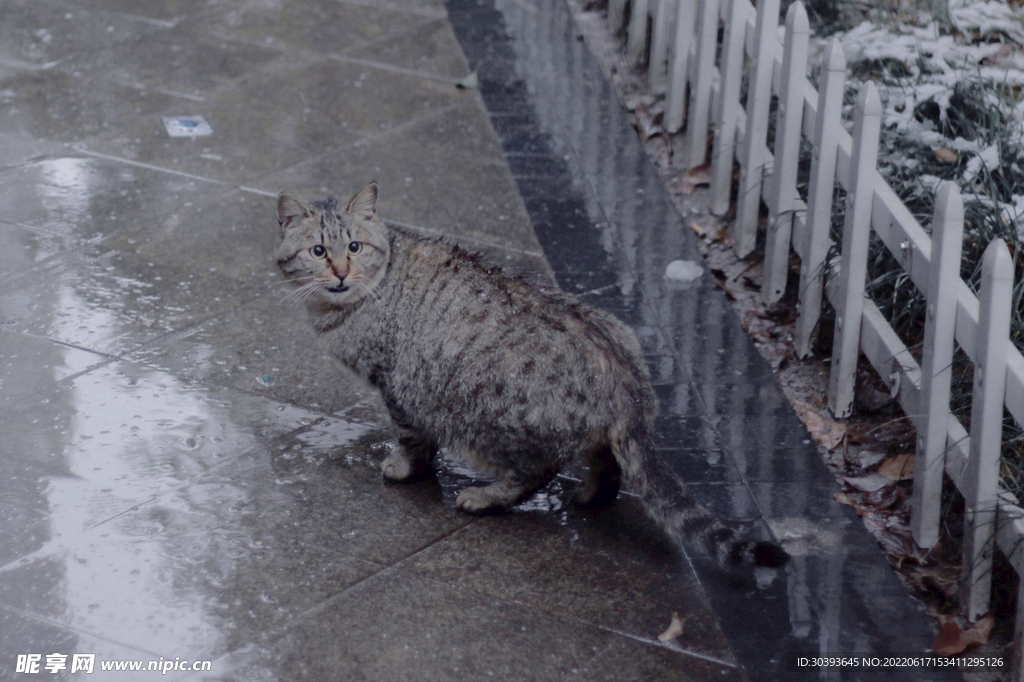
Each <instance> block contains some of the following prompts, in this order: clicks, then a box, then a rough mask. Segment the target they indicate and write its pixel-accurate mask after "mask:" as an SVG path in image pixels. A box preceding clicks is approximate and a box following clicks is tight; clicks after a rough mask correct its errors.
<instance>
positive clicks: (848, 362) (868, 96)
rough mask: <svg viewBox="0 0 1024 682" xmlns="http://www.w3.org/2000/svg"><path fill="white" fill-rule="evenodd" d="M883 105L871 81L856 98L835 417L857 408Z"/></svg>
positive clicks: (835, 348) (835, 359)
mask: <svg viewBox="0 0 1024 682" xmlns="http://www.w3.org/2000/svg"><path fill="white" fill-rule="evenodd" d="M881 121H882V101H881V99H879V97H878V90H877V89H876V88H875V84H874V83H872V82H871V81H868V82H867V83H865V84H864V85H863V86H862V87H861V90H860V95H858V96H857V113H856V116H855V118H854V122H853V150H852V154H851V156H850V186H849V187H847V188H846V190H847V194H846V220H845V221H844V222H843V253H842V260H841V264H840V270H839V287H838V290H837V305H836V329H835V337H834V340H833V342H832V370H831V371H830V373H829V377H828V406H829V408H830V409H831V410H832V414H834V415H835V416H836V417H847V416H849V415H850V411H851V409H852V407H853V384H854V379H855V378H856V372H857V355H858V352H859V347H860V324H861V314H862V312H863V310H864V277H865V275H866V273H867V264H868V238H869V237H870V235H871V205H872V200H873V198H874V191H875V182H876V179H877V178H878V171H877V169H876V166H877V162H878V133H879V130H880V128H881Z"/></svg>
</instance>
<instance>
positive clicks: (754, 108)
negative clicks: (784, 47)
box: [733, 0, 779, 258]
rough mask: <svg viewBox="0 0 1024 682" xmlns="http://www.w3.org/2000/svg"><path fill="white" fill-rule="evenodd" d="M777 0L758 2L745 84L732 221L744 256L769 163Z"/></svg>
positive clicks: (751, 241) (750, 246)
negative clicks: (743, 125)
mask: <svg viewBox="0 0 1024 682" xmlns="http://www.w3.org/2000/svg"><path fill="white" fill-rule="evenodd" d="M778 28H779V0H764V3H763V4H762V3H761V2H758V3H757V33H756V39H755V43H754V55H753V58H754V74H753V78H752V79H751V81H750V84H749V85H748V86H747V106H746V112H747V128H746V134H745V135H744V137H743V150H742V152H741V155H740V195H739V199H738V207H737V211H736V222H735V223H733V228H734V232H733V239H734V240H735V241H736V255H738V256H739V257H740V258H744V257H746V256H748V255H749V254H750V252H751V251H753V250H754V246H756V244H757V217H758V212H759V211H760V208H761V179H762V177H763V175H764V173H765V164H767V163H768V147H767V140H768V110H769V105H770V104H771V100H772V71H773V70H774V69H775V48H776V46H777V45H778V44H779V41H778V38H777V37H776V33H777V31H778Z"/></svg>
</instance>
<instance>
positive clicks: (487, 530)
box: [402, 498, 735, 664]
mask: <svg viewBox="0 0 1024 682" xmlns="http://www.w3.org/2000/svg"><path fill="white" fill-rule="evenodd" d="M678 559H679V557H678V554H677V552H675V551H674V550H673V549H672V548H671V547H670V546H669V545H668V543H667V542H666V540H665V538H664V536H663V535H662V534H661V533H660V531H659V530H658V529H657V528H656V527H654V525H653V524H652V523H651V522H650V521H649V520H648V519H647V518H646V517H645V516H644V514H643V512H642V511H641V509H640V507H639V505H638V504H637V501H636V500H635V498H622V499H620V500H619V502H618V503H617V504H616V506H615V507H614V509H611V510H608V511H606V512H602V513H600V514H596V515H595V514H588V513H583V512H577V511H575V510H573V509H572V508H571V507H570V508H567V509H563V510H561V511H559V512H556V513H555V514H550V513H543V514H537V513H516V514H510V515H507V516H502V517H497V518H492V519H487V520H485V521H483V522H480V523H475V524H473V525H471V526H468V527H466V528H464V529H462V530H460V531H459V532H457V533H454V534H452V535H451V536H449V537H448V538H446V539H444V540H443V541H441V542H438V543H436V544H434V545H432V546H430V547H428V548H427V549H425V550H423V551H422V552H420V553H418V554H416V555H415V556H413V557H411V558H410V559H408V560H407V561H405V562H404V563H403V564H402V568H403V570H407V571H412V572H415V573H417V574H420V575H425V576H428V577H430V578H433V579H435V580H439V581H441V582H444V583H445V584H448V585H452V586H455V587H459V588H461V589H465V590H469V591H473V592H477V593H481V594H488V595H492V596H496V597H500V598H502V599H506V600H508V601H511V602H515V603H517V604H520V605H523V606H526V607H529V608H531V609H535V610H537V611H540V612H543V613H547V614H550V615H552V616H555V617H558V618H563V619H566V620H572V621H580V622H583V623H587V624H589V625H594V626H596V627H600V628H602V629H604V630H608V631H610V632H616V633H625V634H626V635H628V636H630V637H635V638H637V639H638V640H647V641H653V640H655V638H656V637H657V635H658V634H660V633H661V632H663V631H664V630H665V629H666V628H667V627H668V625H669V623H670V621H671V620H672V615H673V613H678V614H679V615H680V616H681V617H683V618H685V619H686V623H687V628H689V632H690V633H701V634H700V635H695V634H694V635H693V636H687V635H684V636H683V637H681V638H679V639H678V640H676V642H675V643H676V644H677V645H678V646H679V647H681V648H682V649H684V650H688V651H693V652H695V653H698V654H700V655H703V656H707V657H710V658H714V659H718V660H723V661H731V662H732V663H733V664H734V663H735V660H734V659H733V657H732V652H731V651H730V650H729V648H728V645H727V644H726V643H725V640H724V639H723V638H721V637H720V635H719V636H718V637H716V634H717V630H716V628H715V625H714V615H713V614H712V613H711V611H710V609H709V607H708V605H707V603H706V601H705V600H704V598H703V595H702V593H701V591H700V588H699V587H698V586H697V584H696V583H695V582H694V581H693V579H692V576H690V575H687V573H686V572H685V571H682V570H680V567H679V562H678Z"/></svg>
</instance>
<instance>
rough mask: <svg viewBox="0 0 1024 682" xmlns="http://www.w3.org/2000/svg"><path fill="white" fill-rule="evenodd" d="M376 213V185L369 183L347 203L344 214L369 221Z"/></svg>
mask: <svg viewBox="0 0 1024 682" xmlns="http://www.w3.org/2000/svg"><path fill="white" fill-rule="evenodd" d="M376 212H377V183H376V182H371V183H370V184H369V185H367V186H366V187H364V188H363V189H361V190H360V191H359V194H357V195H355V196H354V197H352V200H351V201H349V202H348V207H347V208H346V209H345V213H347V214H349V215H352V216H356V217H359V218H362V219H363V220H369V219H370V218H372V217H373V214H374V213H376Z"/></svg>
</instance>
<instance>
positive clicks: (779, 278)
mask: <svg viewBox="0 0 1024 682" xmlns="http://www.w3.org/2000/svg"><path fill="white" fill-rule="evenodd" d="M810 33H811V30H810V26H809V25H808V23H807V11H806V10H805V9H804V5H803V3H802V2H799V1H798V2H794V3H793V4H792V5H790V6H789V11H787V12H786V39H785V42H784V43H783V48H782V50H783V52H782V83H781V87H780V88H779V108H778V115H777V118H776V121H777V122H776V125H775V163H774V164H773V166H774V167H773V169H772V175H771V180H770V182H768V183H767V184H768V191H769V192H770V193H771V195H772V200H771V201H769V202H768V206H769V213H768V230H767V235H766V236H767V240H766V242H765V248H764V251H765V253H764V282H763V283H762V285H761V295H762V296H763V298H764V301H765V302H766V303H775V302H776V301H778V300H779V299H780V298H782V294H784V293H785V292H786V280H787V279H788V278H789V243H790V239H791V236H792V234H793V211H794V210H795V207H796V173H797V166H798V165H799V163H800V137H801V134H802V124H803V120H804V87H805V84H806V83H807V43H808V40H809V39H810Z"/></svg>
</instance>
